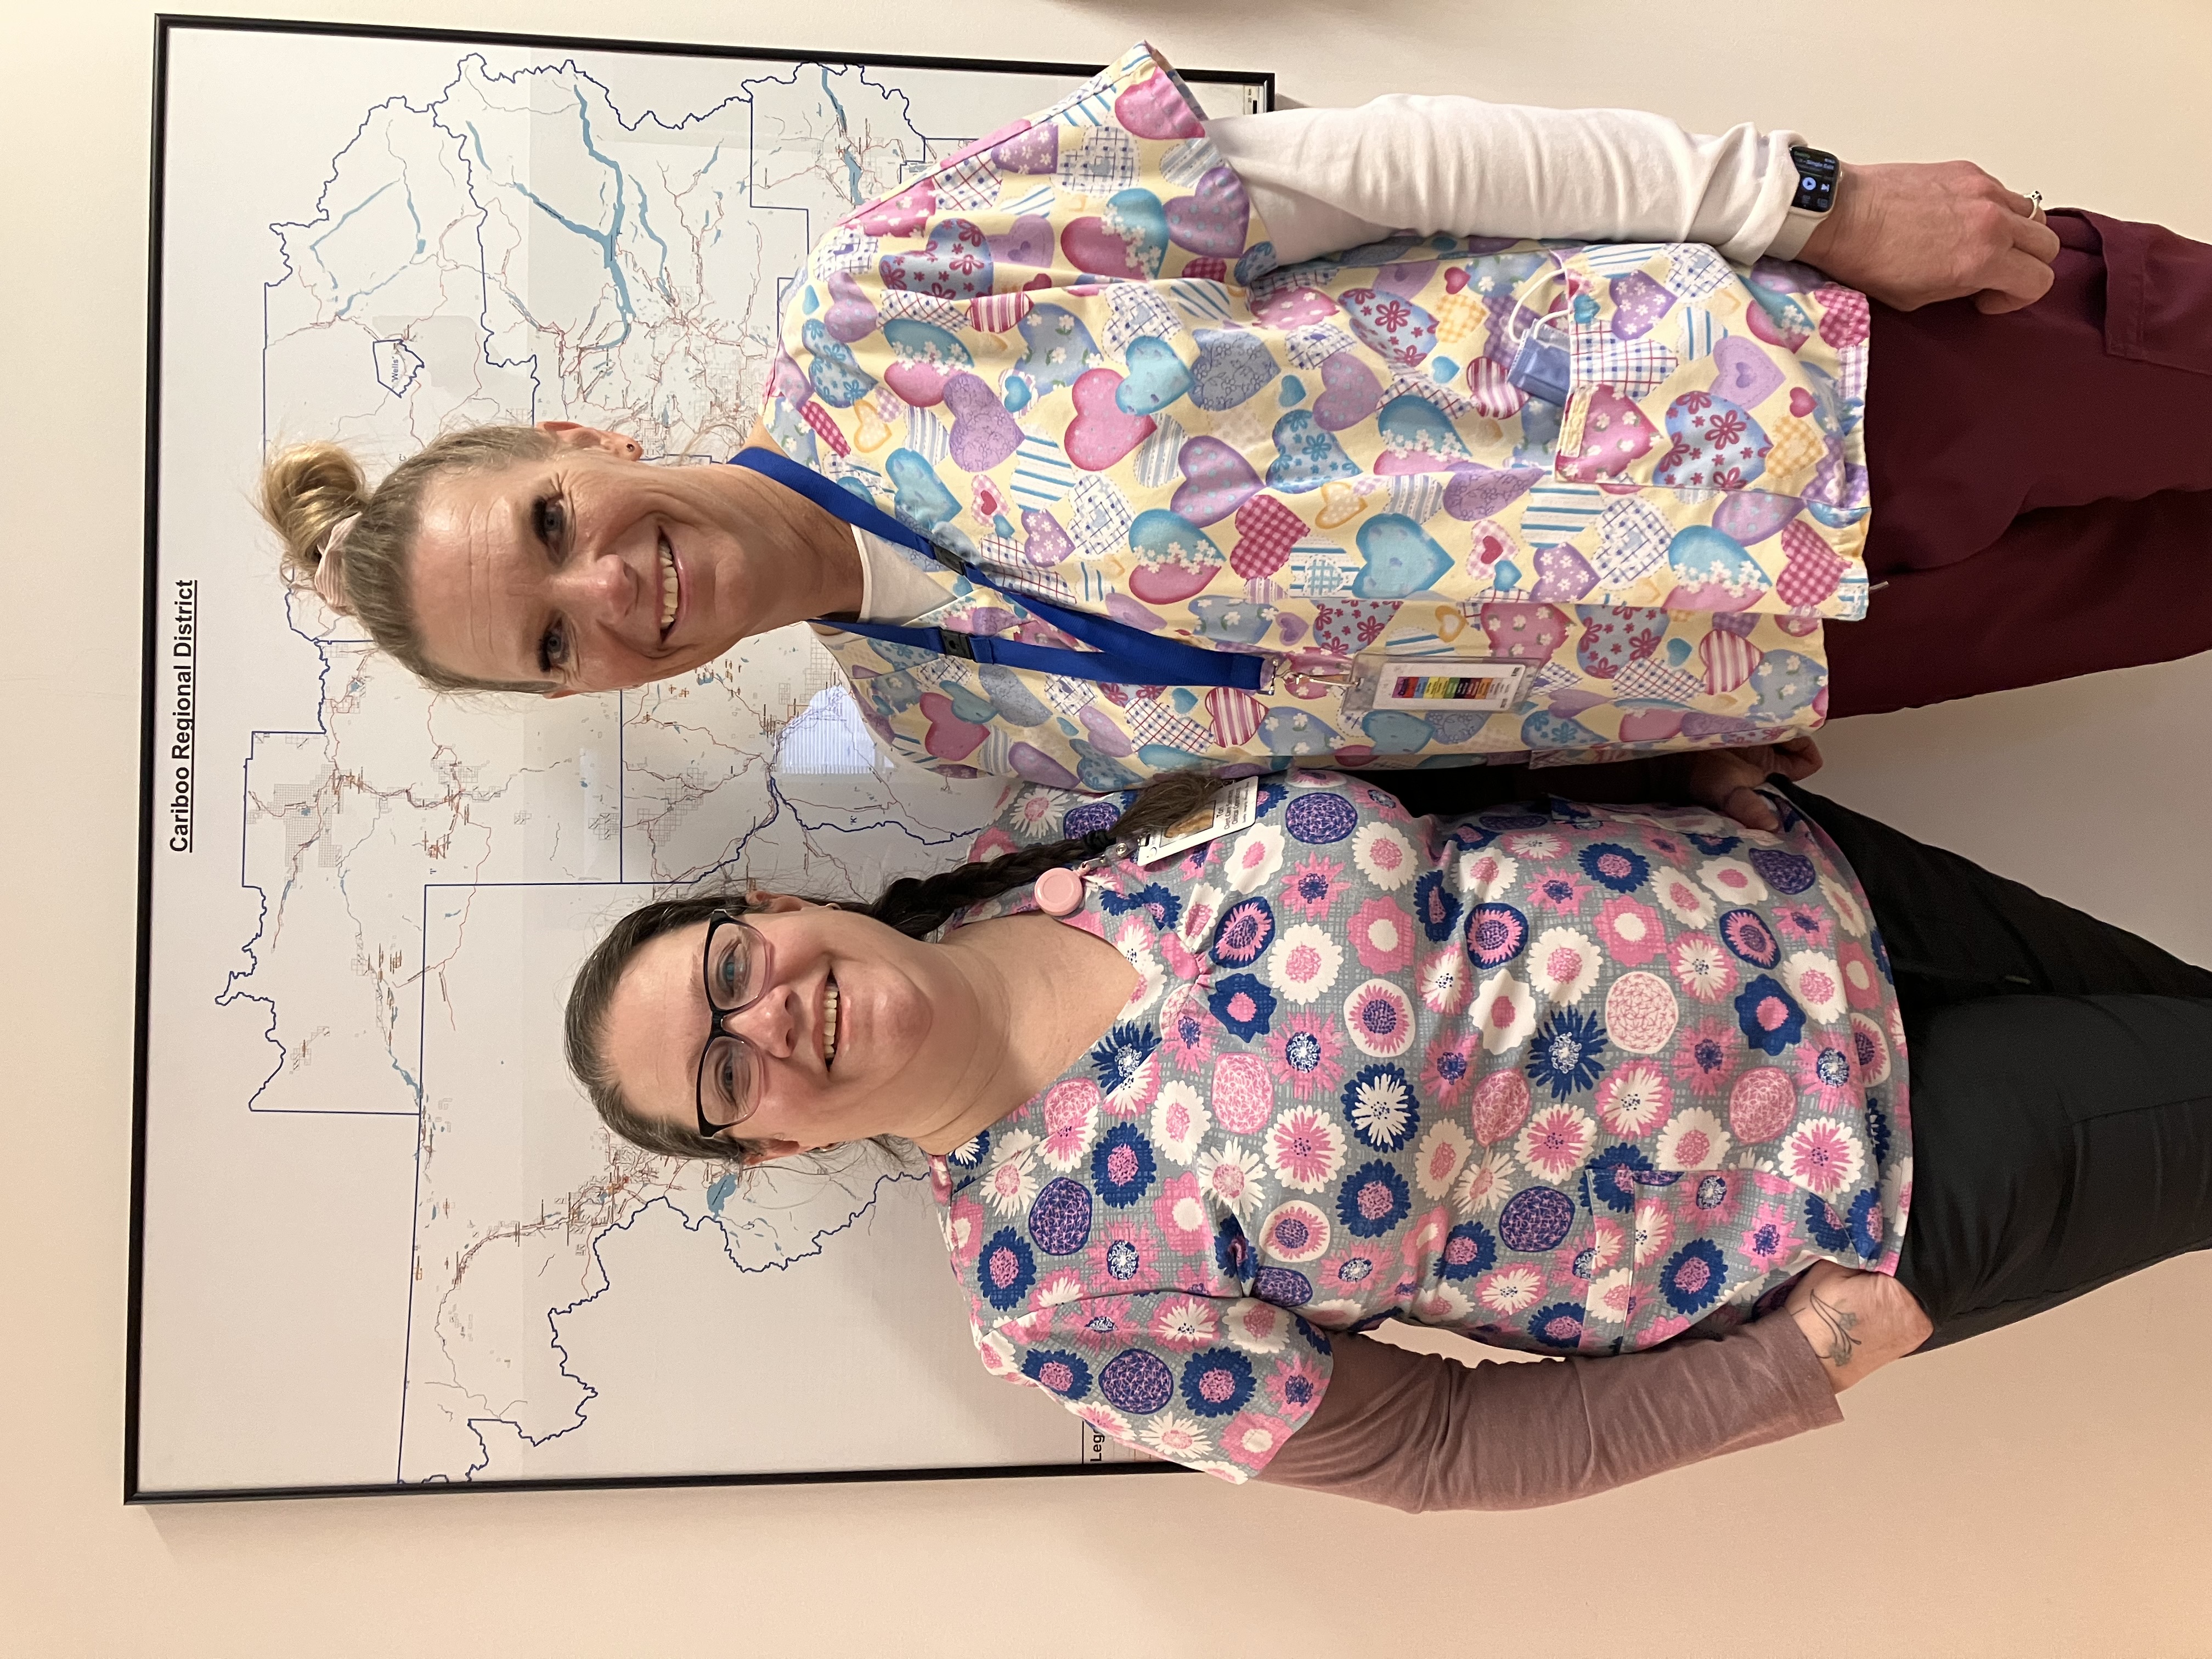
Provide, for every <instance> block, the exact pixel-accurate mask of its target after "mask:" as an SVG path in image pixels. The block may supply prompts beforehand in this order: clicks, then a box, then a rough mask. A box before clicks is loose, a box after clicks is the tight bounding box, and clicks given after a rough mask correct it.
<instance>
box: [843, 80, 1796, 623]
mask: <svg viewBox="0 0 2212 1659" xmlns="http://www.w3.org/2000/svg"><path fill="white" fill-rule="evenodd" d="M1206 136H1207V137H1210V138H1211V139H1212V141H1213V143H1214V147H1215V148H1216V149H1218V150H1220V152H1221V154H1222V155H1223V157H1224V159H1225V160H1226V161H1228V163H1229V164H1230V166H1231V167H1234V168H1235V169H1236V170H1237V175H1238V176H1239V177H1240V178H1242V179H1243V180H1244V187H1245V189H1246V191H1248V192H1249V195H1250V196H1251V198H1252V206H1253V208H1254V210H1255V211H1256V212H1257V213H1258V214H1259V216H1260V218H1261V222H1263V223H1264V224H1266V226H1267V231H1268V234H1269V235H1270V236H1271V237H1272V238H1273V241H1274V244H1275V257H1276V258H1278V259H1279V260H1280V261H1281V262H1282V263H1283V264H1295V263H1296V262H1297V261H1298V260H1300V259H1310V258H1312V257H1313V256H1314V255H1315V254H1316V253H1325V252H1328V251H1329V250H1330V249H1332V248H1342V247H1355V246H1358V245H1359V244H1360V243H1362V242H1372V241H1376V240H1380V239H1381V238H1382V236H1383V233H1384V232H1386V231H1389V230H1415V231H1419V232H1421V233H1422V234H1435V233H1437V232H1443V233H1445V234H1450V235H1455V236H1558V237H1585V238H1588V239H1589V240H1591V241H1596V242H1643V241H1667V242H1705V243H1708V244H1710V245H1711V246H1714V247H1717V248H1718V249H1719V250H1720V251H1721V252H1722V253H1723V254H1724V255H1725V256H1727V257H1728V258H1730V259H1734V260H1737V261H1740V262H1744V263H1748V262H1749V261H1751V260H1753V259H1756V258H1759V257H1760V256H1761V255H1763V254H1770V253H1771V254H1773V255H1775V256H1776V257H1778V258H1785V259H1787V258H1795V257H1796V254H1797V252H1798V250H1799V249H1800V248H1801V247H1802V246H1804V243H1805V238H1806V237H1807V235H1808V234H1810V231H1811V226H1810V224H1809V223H1808V222H1806V221H1805V220H1804V219H1803V218H1802V216H1800V217H1794V218H1793V217H1792V216H1790V197H1792V196H1794V195H1795V194H1796V182H1797V170H1796V167H1795V166H1794V165H1793V164H1792V163H1791V161H1790V146H1791V145H1792V144H1797V143H1803V142H1804V140H1803V139H1802V137H1800V136H1799V135H1798V134H1796V133H1794V132H1786V131H1784V132H1770V133H1764V134H1762V133H1760V132H1759V131H1756V130H1755V129H1754V128H1753V127H1752V126H1750V125H1748V124H1746V125H1741V126H1735V127H1731V128H1729V130H1728V131H1726V132H1724V133H1722V134H1721V135H1720V136H1719V137H1699V136H1698V135H1696V134H1693V133H1689V132H1685V131H1683V130H1682V129H1681V128H1680V126H1678V125H1675V124H1674V122H1672V121H1670V120H1668V119H1667V118H1666V117H1664V116H1662V115H1650V114H1646V113H1644V112H1642V111H1640V110H1627V109H1584V110H1564V109H1541V108H1537V107H1535V106H1529V105H1522V104H1488V103H1485V102H1483V101H1482V100H1480V99H1479V98H1458V97H1424V96H1419V95H1414V94H1404V93H1390V94H1386V95H1385V96H1383V97H1381V98H1377V99H1376V100H1373V101H1372V102H1371V103H1366V104H1362V105H1361V106H1358V108H1357V109H1288V110H1275V111H1271V112H1268V113H1267V114H1265V115H1225V116H1220V117H1217V118H1214V119H1212V120H1209V121H1207V122H1206ZM854 541H855V542H856V543H857V544H859V547H860V561H861V597H860V619H861V620H862V621H864V622H903V621H906V620H907V619H908V618H909V617H914V616H915V615H917V614H918V613H919V612H920V611H922V610H926V609H927V608H928V607H929V606H931V605H934V604H935V603H936V602H937V600H938V599H939V598H941V597H942V595H941V593H940V592H939V589H938V588H937V586H935V584H933V582H932V581H931V580H930V579H929V577H928V576H927V574H923V573H922V572H921V570H919V569H917V568H915V566H914V565H913V564H912V563H911V562H908V561H907V560H905V559H904V558H902V556H901V555H900V553H899V550H897V549H896V548H894V547H891V546H889V545H887V544H884V543H882V542H879V541H878V540H877V539H876V538H874V537H872V536H871V535H869V534H867V533H866V532H865V531H860V530H855V531H854Z"/></svg>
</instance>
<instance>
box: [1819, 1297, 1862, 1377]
mask: <svg viewBox="0 0 2212 1659" xmlns="http://www.w3.org/2000/svg"><path fill="white" fill-rule="evenodd" d="M1813 1315H1814V1318H1816V1319H1818V1320H1819V1321H1820V1323H1821V1324H1822V1325H1824V1326H1826V1328H1827V1331H1828V1351H1827V1352H1826V1353H1824V1354H1822V1355H1821V1356H1820V1358H1823V1359H1825V1360H1826V1361H1827V1362H1828V1363H1829V1364H1831V1365H1833V1366H1834V1367H1835V1368H1836V1369H1837V1370H1843V1368H1844V1366H1846V1365H1848V1364H1850V1363H1851V1356H1852V1355H1853V1354H1854V1353H1856V1352H1858V1347H1859V1340H1858V1339H1857V1337H1855V1336H1853V1335H1852V1334H1851V1332H1852V1331H1853V1330H1855V1329H1856V1328H1857V1326H1858V1322H1859V1316H1857V1314H1855V1313H1847V1312H1845V1311H1844V1310H1843V1309H1841V1308H1838V1306H1836V1304H1834V1303H1832V1302H1823V1301H1822V1300H1820V1292H1819V1291H1814V1292H1813Z"/></svg>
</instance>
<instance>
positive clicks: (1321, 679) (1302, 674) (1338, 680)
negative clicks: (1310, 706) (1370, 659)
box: [1282, 668, 1359, 702]
mask: <svg viewBox="0 0 2212 1659" xmlns="http://www.w3.org/2000/svg"><path fill="white" fill-rule="evenodd" d="M1282 684H1283V690H1285V691H1287V692H1289V693H1290V694H1291V696H1294V697H1304V698H1305V699H1306V700H1307V701H1309V702H1310V701H1312V700H1313V699H1314V698H1316V697H1321V696H1327V695H1328V693H1329V692H1331V691H1341V690H1346V689H1348V688H1350V687H1352V686H1354V685H1357V684H1359V676H1358V675H1357V674H1353V673H1349V672H1345V671H1327V670H1321V669H1306V668H1301V669H1293V670H1292V671H1291V672H1289V673H1287V674H1285V675H1284V676H1283V681H1282Z"/></svg>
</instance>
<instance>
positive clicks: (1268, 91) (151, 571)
mask: <svg viewBox="0 0 2212 1659" xmlns="http://www.w3.org/2000/svg"><path fill="white" fill-rule="evenodd" d="M185 30H208V31H215V32H224V33H251V34H300V35H320V36H330V37H337V38H345V39H355V40H405V41H410V42H429V43H435V44H451V45H454V46H503V47H508V48H521V49H526V50H537V51H564V52H607V53H628V54H633V55H671V56H683V57H696V58H729V59H732V60H736V61H755V62H760V61H766V62H773V63H791V62H793V61H797V62H800V63H820V64H843V65H851V66H854V67H859V68H880V69H924V70H975V69H990V70H1001V71H1006V72H1009V73H1013V74H1030V75H1053V76H1066V77H1067V78H1068V79H1069V80H1070V81H1081V80H1084V79H1085V78H1087V77H1089V76H1091V75H1093V74H1096V73H1097V68H1098V66H1097V65H1096V64H1062V63H1044V62H1036V61H1031V60H1025V59H1023V60H1016V59H1006V60H1001V59H997V58H941V57H921V56H915V55H911V54H904V53H889V52H842V51H839V52H827V51H825V52H817V51H811V50H799V49H795V48H791V47H783V46H730V45H726V44H720V43H700V42H689V41H678V40H599V39H592V38H587V37H584V36H578V35H554V34H527V33H503V32H499V31H493V30H483V29H441V28H413V27H405V26H402V25H394V24H380V23H333V22H318V21H293V20H287V19H282V18H264V17H221V16H201V15H190V14H172V13H159V14H156V15H155V19H154V61H153V129H152V136H151V143H150V160H149V166H150V168H151V188H150V190H149V214H148V228H147V262H146V424H145V445H146V477H145V505H144V512H145V532H144V560H145V608H144V611H143V623H142V625H143V630H144V635H143V643H142V647H141V665H142V684H141V687H140V709H139V842H138V909H137V927H138V934H137V974H136V987H135V990H136V1003H137V1012H136V1018H135V1022H134V1030H133V1057H132V1066H131V1241H130V1253H131V1259H130V1277H129V1291H128V1306H127V1310H126V1315H125V1318H126V1328H125V1361H124V1366H125V1369H124V1395H123V1501H124V1502H125V1504H194V1503H212V1502H240V1501H252V1500H257V1499H269V1498H362V1497H371V1496H383V1495H386V1494H392V1495H416V1494H422V1493H431V1492H577V1491H592V1490H602V1489H604V1490H624V1491H628V1490H638V1489H643V1488H653V1487H692V1486H824V1485H848V1484H852V1483H854V1482H860V1481H908V1480H1019V1479H1030V1478H1036V1477H1044V1476H1055V1477H1071V1476H1074V1477H1080V1476H1087V1475H1121V1474H1188V1473H1190V1471H1188V1470H1187V1469H1184V1468H1182V1467H1181V1466H1179V1465H1176V1464H1173V1463H1068V1464H1059V1463H1048V1464H1006V1465H997V1466H989V1467H982V1468H911V1469H905V1468H898V1469H831V1470H805V1471H797V1472H792V1473H782V1474H677V1475H628V1476H612V1475H610V1476H590V1477H574V1478H566V1479H558V1480H482V1481H477V1480H459V1481H442V1480H441V1481H419V1482H413V1483H407V1482H402V1481H398V1480H393V1481H392V1482H391V1483H389V1484H386V1483H374V1484H361V1485H349V1486H270V1487H245V1488H231V1487H222V1488H216V1489H210V1490H173V1489H167V1488H165V1489H162V1490H160V1491H155V1492H149V1491H147V1490H145V1489H144V1487H143V1486H142V1485H141V1484H140V1480H139V1468H138V1449H139V1447H138V1442H139V1386H140V1380H141V1379H140V1363H139V1359H140V1346H141V1341H142V1339H143V1315H142V1291H143V1284H144V1275H143V1269H144V1257H145V1194H146V1092H147V1089H146V1085H147V1076H148V1066H149V1039H150V1036H151V1030H150V1021H151V1004H150V998H149V991H150V989H151V984H152V963H153V921H154V854H155V840H156V828H157V826H156V806H157V799H158V792H157V789H156V787H155V755H156V751H157V747H158V745H157V744H156V743H155V730H156V724H157V720H158V718H159V715H158V711H157V708H156V704H157V702H158V701H159V697H158V692H157V684H158V677H157V673H156V670H157V668H158V667H159V663H158V661H157V659H156V644H157V641H158V638H159V633H160V608H161V592H160V589H161V545H160V530H161V519H160V505H161V320H162V319H161V283H162V251H163V250H162V237H163V234H164V229H165V222H164V217H163V194H164V184H165V179H166V175H167V122H168V85H169V82H168V76H169V42H170V39H171V37H172V35H173V34H174V33H178V32H180V31H185ZM1177 73H1179V74H1180V75H1182V77H1183V78H1184V79H1185V80H1187V81H1191V82H1199V83H1216V84H1218V83H1224V82H1229V83H1238V82H1241V83H1245V84H1253V85H1258V86H1260V87H1261V88H1264V89H1265V100H1266V107H1267V108H1270V109H1272V108H1273V107H1274V104H1275V76H1274V73H1273V71H1272V70H1266V71H1259V70H1255V71H1251V72H1249V73H1243V72H1237V71H1233V70H1188V69H1178V70H1177Z"/></svg>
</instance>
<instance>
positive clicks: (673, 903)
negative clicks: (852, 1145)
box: [562, 772, 1222, 1164]
mask: <svg viewBox="0 0 2212 1659" xmlns="http://www.w3.org/2000/svg"><path fill="white" fill-rule="evenodd" d="M1221 782H1222V781H1221V780H1220V779H1218V778H1216V777H1212V776H1210V775H1207V774H1206V773H1202V772H1170V773H1167V774H1165V775H1162V776H1160V777H1157V778H1154V779H1152V781H1149V782H1148V783H1146V785H1145V786H1144V787H1142V788H1141V789H1139V791H1138V792H1137V793H1136V795H1135V797H1134V798H1133V799H1131V801H1130V802H1129V804H1128V805H1127V807H1126V808H1125V809H1124V810H1123V811H1122V812H1121V816H1120V817H1117V818H1116V819H1115V821H1114V823H1113V827H1112V828H1110V829H1093V830H1091V831H1090V832H1089V833H1088V834H1086V835H1081V836H1070V837H1068V838H1067V839H1066V840H1063V841H1053V842H1042V843H1041V844H1040V845H1038V846H1036V847H1030V848H1024V849H1023V850H1022V851H1020V852H1018V853H1007V854H1002V855H1001V856H1000V857H998V858H994V859H990V860H986V861H984V862H982V863H980V864H965V865H962V866H959V867H957V868H956V869H951V870H947V871H945V872H943V873H941V874H939V875H934V876H924V877H921V878H915V877H912V876H908V877H907V878H903V879H902V880H899V881H895V882H893V883H892V884H890V886H889V887H887V888H885V889H884V892H883V894H882V896H879V897H878V899H877V900H876V901H875V902H874V903H872V904H868V905H859V906H854V905H848V906H846V907H845V908H848V909H853V910H855V911H857V913H858V914H860V915H865V916H870V917H872V918H873V919H874V920H876V921H880V922H882V923H883V924H884V926H885V927H890V928H893V929H895V930H896V931H897V932H899V933H904V934H905V935H907V937H908V938H909V939H927V938H928V937H929V935H930V934H931V933H934V932H935V931H936V930H937V929H938V928H939V927H943V926H944V925H945V922H946V921H948V920H950V919H951V916H952V915H954V913H956V912H957V911H960V910H963V909H965V908H968V907H969V906H970V905H975V904H981V903H982V902H984V901H985V900H987V899H994V898H996V897H998V896H999V895H1000V894H1001V893H1006V892H1011V891H1012V890H1013V889H1015V888H1017V887H1022V886H1025V885H1027V884H1029V883H1030V882H1033V881H1035V880H1036V878H1038V877H1039V876H1041V875H1042V874H1043V873H1044V872H1046V871H1048V870H1051V869H1054V868H1056V867H1058V866H1061V865H1066V864H1076V863H1079V862H1081V861H1082V860H1085V859H1092V858H1097V857H1098V856H1099V855H1100V854H1103V852H1105V850H1106V849H1107V848H1109V847H1111V846H1112V845H1113V844H1114V843H1115V842H1117V841H1127V842H1136V841H1139V840H1142V839H1143V838H1144V837H1145V836H1148V835H1150V834H1152V831H1154V830H1155V829H1165V828H1167V827H1168V826H1169V825H1170V824H1175V823H1180V822H1182V820H1183V819H1184V818H1186V817H1189V816H1190V815H1191V814H1192V813H1193V812H1194V811H1197V810H1198V809H1199V808H1200V807H1201V806H1203V805H1206V803H1207V802H1208V801H1210V800H1211V799H1212V798H1213V796H1214V794H1215V793H1216V792H1217V791H1218V789H1219V788H1220V787H1221ZM750 906H751V901H750V900H749V899H748V898H747V897H746V896H744V893H743V892H742V891H724V892H714V893H695V894H689V895H686V896H684V897H681V898H666V899H656V900H655V901H653V902H652V903H650V904H647V905H645V906H643V907H642V908H639V909H635V910H633V911H631V912H630V913H629V915H626V916H624V917H623V919H622V920H621V921H617V923H615V925H614V926H613V927H611V928H609V929H608V930H607V934H606V937H605V938H604V939H601V940H600V941H599V943H598V944H597V945H593V946H592V953H591V955H589V956H588V957H585V958H584V965H583V966H582V967H581V968H580V969H577V970H576V979H575V982H574V984H573V985H571V986H570V987H569V988H568V1016H567V1018H566V1019H565V1021H564V1022H563V1033H562V1036H563V1047H564V1048H566V1050H567V1053H568V1069H569V1070H570V1071H571V1072H574V1073H575V1074H576V1080H577V1081H578V1082H579V1083H581V1084H582V1085H584V1092H585V1093H586V1095H588V1096H590V1097H591V1101H592V1107H593V1108H594V1109H596V1110H597V1111H598V1113H599V1118H600V1121H602V1122H604V1123H605V1125H606V1126H607V1127H609V1128H610V1129H612V1130H613V1131H614V1132H615V1133H617V1134H618V1135H620V1136H621V1137H622V1138H623V1139H624V1140H627V1141H629V1143H630V1144H631V1145H633V1146H641V1147H643V1148H644V1149H645V1150H646V1151H647V1152H658V1153H659V1154H661V1155H662V1156H663V1157H666V1158H716V1159H720V1161H721V1162H723V1163H726V1164H750V1163H752V1162H753V1161H755V1159H756V1158H757V1155H758V1154H759V1152H760V1151H761V1150H762V1149H761V1145H760V1143H759V1142H758V1141H754V1140H742V1139H727V1138H725V1137H723V1136H720V1135H716V1136H712V1137H709V1136H704V1135H702V1134H700V1133H698V1131H697V1130H696V1129H695V1128H687V1127H679V1126H678V1125H675V1124H670V1123H662V1122H659V1121H656V1120H654V1119H653V1118H649V1117H647V1116H646V1115H644V1114H643V1113H641V1112H640V1111H639V1110H638V1109H636V1108H635V1107H634V1106H632V1105H631V1104H630V1103H629V1101H628V1100H626V1099H625V1098H624V1097H623V1092H622V1085H621V1084H620V1083H619V1082H618V1081H617V1079H616V1078H615V1075H614V1071H613V1068H612V1067H611V1066H610V1065H609V1064H608V1062H607V1059H606V1053H605V1036H606V1023H607V1012H608V1010H609V1009H610V1008H611V1006H613V1003H614V997H615V992H616V991H617V988H619V987H620V986H621V984H622V980H623V975H624V974H625V973H627V972H628V971H629V964H630V961H631V959H632V958H633V957H635V956H636V955H637V953H638V951H641V949H643V948H644V947H645V946H646V945H649V944H651V943H652V942H653V940H654V939H659V938H660V937H661V935H663V934H664V933H677V932H678V931H680V930H681V929H683V928H686V927H696V926H697V925H698V924H699V923H701V922H702V921H706V920H707V919H708V917H709V916H712V915H714V913H715V912H716V911H718V910H726V911H729V912H731V913H732V915H740V914H743V913H744V911H745V910H746V909H748V908H750ZM873 1144H874V1145H875V1146H877V1147H878V1149H879V1150H880V1151H882V1152H884V1153H886V1154H887V1155H889V1156H890V1157H891V1158H894V1159H895V1160H896V1161H898V1162H900V1163H902V1164H904V1163H907V1162H908V1161H910V1160H911V1158H912V1157H913V1148H912V1147H911V1146H908V1143H906V1142H905V1141H903V1140H902V1139H899V1138H898V1137H896V1136H895V1135H878V1137H876V1139H875V1141H874V1143H873Z"/></svg>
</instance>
